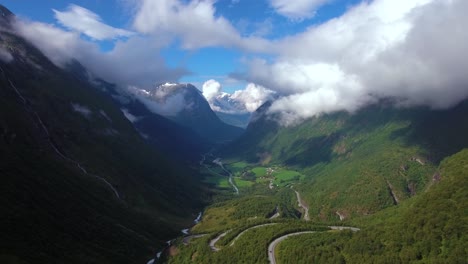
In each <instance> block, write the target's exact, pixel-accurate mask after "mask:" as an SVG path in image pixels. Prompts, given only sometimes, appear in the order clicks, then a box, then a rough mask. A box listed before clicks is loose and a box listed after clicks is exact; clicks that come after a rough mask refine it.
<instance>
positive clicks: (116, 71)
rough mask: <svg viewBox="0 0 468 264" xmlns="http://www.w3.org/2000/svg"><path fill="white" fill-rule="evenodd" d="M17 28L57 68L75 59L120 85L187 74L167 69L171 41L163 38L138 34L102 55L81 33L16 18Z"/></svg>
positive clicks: (145, 84) (117, 43)
mask: <svg viewBox="0 0 468 264" xmlns="http://www.w3.org/2000/svg"><path fill="white" fill-rule="evenodd" d="M14 28H15V30H16V31H17V32H18V33H19V34H20V35H21V36H23V37H24V38H25V39H27V40H28V41H30V42H31V43H33V44H34V45H35V46H36V47H37V48H39V49H40V50H41V51H42V52H43V53H44V54H45V55H46V56H47V57H48V58H49V59H50V60H51V61H52V62H53V63H54V64H56V65H57V66H59V67H64V66H66V65H67V63H69V62H70V61H71V60H73V59H76V60H78V61H79V62H80V63H81V64H82V65H83V66H84V67H86V68H87V69H88V70H89V71H91V72H92V73H93V74H94V75H96V76H98V77H100V78H102V79H104V80H106V81H109V82H113V83H117V84H119V85H123V86H126V85H138V86H142V87H148V86H150V85H153V84H154V83H160V82H165V81H176V80H178V79H179V78H181V77H182V76H183V75H186V74H188V71H187V70H186V69H184V68H170V67H169V66H167V64H166V62H165V61H164V59H163V58H162V57H161V55H160V50H161V49H162V48H163V47H165V46H166V45H167V44H168V43H169V39H165V38H162V37H159V38H156V37H153V36H139V35H135V36H132V37H130V38H128V39H126V40H120V41H117V42H116V44H115V46H114V48H113V49H112V50H111V51H108V52H102V51H101V50H100V49H99V47H98V44H97V43H95V42H92V41H87V40H84V39H82V38H81V37H80V33H79V32H75V31H66V30H63V29H61V28H59V27H56V26H55V25H52V24H45V23H40V22H31V21H25V20H20V19H17V20H16V21H15V22H14ZM51 39H53V40H54V41H50V40H51Z"/></svg>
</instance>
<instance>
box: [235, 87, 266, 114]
mask: <svg viewBox="0 0 468 264" xmlns="http://www.w3.org/2000/svg"><path fill="white" fill-rule="evenodd" d="M273 94H274V92H273V91H271V90H268V89H266V88H265V87H263V86H260V85H256V84H254V83H249V84H247V86H246V87H245V89H244V90H237V91H235V92H234V93H233V94H232V95H231V99H232V100H234V101H238V102H241V103H242V104H243V105H244V107H245V109H246V110H247V111H248V112H254V111H255V110H257V108H259V107H260V106H261V105H262V104H264V103H265V102H266V101H268V100H270V99H272V96H273Z"/></svg>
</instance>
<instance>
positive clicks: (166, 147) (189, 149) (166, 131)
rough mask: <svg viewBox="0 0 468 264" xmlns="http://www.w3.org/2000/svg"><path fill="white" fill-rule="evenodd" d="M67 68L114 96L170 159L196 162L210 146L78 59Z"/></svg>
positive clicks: (121, 108) (130, 119)
mask: <svg viewBox="0 0 468 264" xmlns="http://www.w3.org/2000/svg"><path fill="white" fill-rule="evenodd" d="M66 70H67V71H68V72H70V73H71V74H72V75H73V76H75V77H76V78H78V79H80V80H82V81H84V82H88V83H90V84H91V85H92V86H93V87H95V88H96V89H98V90H101V91H103V92H104V93H106V94H108V95H109V97H111V98H112V99H114V102H115V104H116V105H118V106H119V108H120V110H121V111H122V112H123V113H124V115H125V116H126V118H127V119H128V120H129V121H130V122H131V123H132V125H133V126H134V127H135V129H136V130H137V131H138V132H139V133H140V135H141V136H142V137H143V138H144V139H145V140H146V141H147V142H149V143H151V144H153V145H154V146H156V147H157V148H158V149H159V150H161V151H163V152H164V153H167V154H169V155H171V157H172V159H176V160H178V161H181V162H191V163H193V162H197V163H198V161H199V160H200V157H201V155H202V154H203V153H206V152H207V151H208V150H209V149H210V148H211V147H212V145H211V144H210V143H209V142H208V141H207V140H204V139H203V138H201V137H200V136H199V135H198V134H197V133H196V132H195V131H193V130H192V129H190V128H188V127H185V126H182V125H179V124H177V123H176V122H174V121H172V120H170V119H168V118H165V117H163V116H161V115H158V114H156V113H154V112H152V111H150V110H149V109H148V107H147V106H145V105H144V104H143V103H141V102H140V100H137V99H136V98H134V96H132V95H129V94H128V93H127V92H125V89H124V88H122V87H119V86H117V85H115V84H111V83H108V82H106V81H104V80H102V79H99V78H96V77H93V75H92V74H91V73H89V72H88V71H87V70H86V69H85V68H84V67H83V66H82V65H81V64H79V63H78V62H76V61H73V62H71V63H69V64H68V65H67V67H66ZM90 80H91V81H90Z"/></svg>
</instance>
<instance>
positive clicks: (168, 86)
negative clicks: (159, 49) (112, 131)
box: [132, 83, 243, 143]
mask: <svg viewBox="0 0 468 264" xmlns="http://www.w3.org/2000/svg"><path fill="white" fill-rule="evenodd" d="M132 92H133V94H134V95H136V97H137V98H138V99H139V100H141V101H142V102H143V104H145V105H146V106H147V107H148V108H150V109H151V110H152V111H153V112H156V113H159V114H161V115H163V116H165V117H167V118H169V119H171V120H173V121H175V122H176V123H178V124H180V125H182V126H185V127H188V128H190V129H192V130H193V131H195V132H196V133H198V135H199V136H201V137H202V138H204V139H205V140H209V141H211V142H215V143H221V142H225V141H231V140H233V139H235V138H236V137H238V136H239V135H241V134H242V133H243V129H241V128H239V127H235V126H231V125H228V124H226V123H224V122H222V121H221V120H220V119H219V118H218V116H216V114H215V113H214V112H213V110H211V108H210V105H209V104H208V102H207V101H206V99H205V98H204V97H203V95H202V94H201V92H200V91H199V90H198V89H197V88H196V87H195V86H193V85H191V84H176V83H165V84H161V85H157V86H155V87H152V88H151V89H148V90H143V89H137V88H135V89H134V90H133V91H132Z"/></svg>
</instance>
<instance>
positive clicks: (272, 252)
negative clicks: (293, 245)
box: [268, 231, 315, 264]
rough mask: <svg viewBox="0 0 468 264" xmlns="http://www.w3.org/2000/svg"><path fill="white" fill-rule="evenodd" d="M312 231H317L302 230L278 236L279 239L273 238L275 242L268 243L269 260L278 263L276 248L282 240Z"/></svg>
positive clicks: (271, 262)
mask: <svg viewBox="0 0 468 264" xmlns="http://www.w3.org/2000/svg"><path fill="white" fill-rule="evenodd" d="M312 233H315V231H302V232H297V233H291V234H287V235H284V236H281V237H278V238H277V239H275V240H273V242H271V243H270V245H268V260H269V261H270V264H276V258H275V249H276V246H277V245H278V244H279V243H280V242H281V241H283V240H285V239H286V238H288V237H291V236H298V235H303V234H312Z"/></svg>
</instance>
